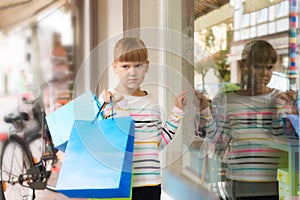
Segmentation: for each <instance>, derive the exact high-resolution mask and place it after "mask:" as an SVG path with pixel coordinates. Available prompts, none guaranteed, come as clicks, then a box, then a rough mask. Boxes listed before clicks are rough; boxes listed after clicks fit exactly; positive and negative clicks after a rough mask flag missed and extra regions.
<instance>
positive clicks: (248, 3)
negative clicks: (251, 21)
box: [244, 0, 283, 13]
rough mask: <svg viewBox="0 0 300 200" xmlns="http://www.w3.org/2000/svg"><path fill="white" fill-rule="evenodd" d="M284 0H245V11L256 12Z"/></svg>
mask: <svg viewBox="0 0 300 200" xmlns="http://www.w3.org/2000/svg"><path fill="white" fill-rule="evenodd" d="M281 1H283V0H245V2H244V13H250V12H255V11H258V10H261V9H263V8H267V7H269V6H271V5H274V4H277V3H280V2H281Z"/></svg>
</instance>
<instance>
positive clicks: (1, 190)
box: [0, 135, 35, 200]
mask: <svg viewBox="0 0 300 200" xmlns="http://www.w3.org/2000/svg"><path fill="white" fill-rule="evenodd" d="M0 164H1V165H0V166H1V187H0V197H1V196H2V198H1V199H3V200H16V199H22V200H33V199H34V196H35V195H34V190H33V189H30V188H29V186H28V184H27V183H26V181H25V182H22V184H20V183H18V182H16V181H15V180H18V178H19V176H20V175H21V174H26V170H27V169H29V168H31V167H33V160H32V156H31V153H30V152H29V150H28V148H27V146H26V144H25V142H24V141H23V139H22V138H21V137H19V136H17V135H11V136H10V137H9V139H8V140H7V141H6V142H5V143H4V144H3V147H2V153H1V163H0Z"/></svg>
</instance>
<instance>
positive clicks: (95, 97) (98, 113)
mask: <svg viewBox="0 0 300 200" xmlns="http://www.w3.org/2000/svg"><path fill="white" fill-rule="evenodd" d="M93 96H94V100H95V102H96V105H97V107H98V112H97V114H96V116H95V118H94V120H93V121H92V123H94V122H95V121H96V120H97V119H98V118H99V115H101V117H102V119H105V118H104V116H103V112H104V111H105V110H106V109H107V108H110V107H111V113H112V114H111V115H112V119H114V110H113V99H112V97H110V103H109V104H107V105H106V103H105V102H104V103H103V104H102V105H101V104H100V102H99V100H98V98H97V96H96V95H95V94H94V95H93ZM105 105H106V109H104V110H103V108H104V106H105Z"/></svg>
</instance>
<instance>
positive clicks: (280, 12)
mask: <svg viewBox="0 0 300 200" xmlns="http://www.w3.org/2000/svg"><path fill="white" fill-rule="evenodd" d="M276 8H277V9H276V11H277V12H276V14H277V15H276V16H277V17H278V18H279V17H284V16H288V15H289V1H283V2H281V3H279V4H277V5H276Z"/></svg>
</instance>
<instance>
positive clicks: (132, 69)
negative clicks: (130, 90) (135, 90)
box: [129, 67, 136, 75]
mask: <svg viewBox="0 0 300 200" xmlns="http://www.w3.org/2000/svg"><path fill="white" fill-rule="evenodd" d="M129 74H130V75H135V74H136V70H135V67H130V68H129Z"/></svg>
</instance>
